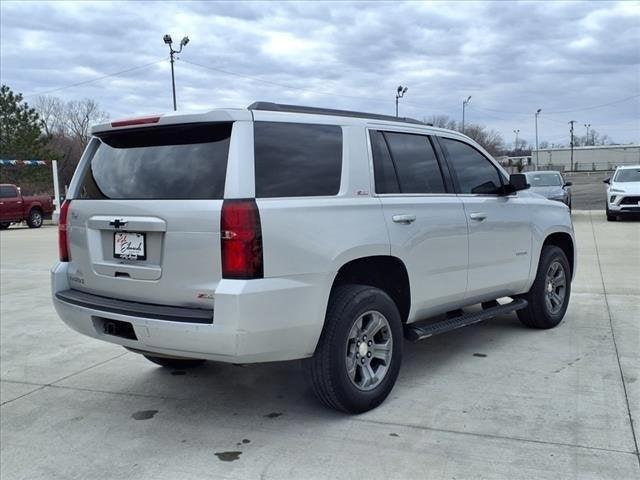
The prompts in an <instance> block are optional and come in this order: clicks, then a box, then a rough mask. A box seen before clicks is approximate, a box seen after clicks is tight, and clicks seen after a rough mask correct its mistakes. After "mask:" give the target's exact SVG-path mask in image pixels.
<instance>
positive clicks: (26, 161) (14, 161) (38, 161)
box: [0, 159, 51, 165]
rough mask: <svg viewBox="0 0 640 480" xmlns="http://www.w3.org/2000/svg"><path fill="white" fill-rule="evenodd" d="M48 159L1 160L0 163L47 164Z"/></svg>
mask: <svg viewBox="0 0 640 480" xmlns="http://www.w3.org/2000/svg"><path fill="white" fill-rule="evenodd" d="M48 163H51V161H50V160H2V159H0V165H47V164H48Z"/></svg>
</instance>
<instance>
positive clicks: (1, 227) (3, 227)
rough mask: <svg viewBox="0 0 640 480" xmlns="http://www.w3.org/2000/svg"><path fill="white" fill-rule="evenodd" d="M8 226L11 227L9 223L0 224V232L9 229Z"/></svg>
mask: <svg viewBox="0 0 640 480" xmlns="http://www.w3.org/2000/svg"><path fill="white" fill-rule="evenodd" d="M9 225H11V224H10V223H9V222H2V223H0V230H6V229H7V228H9Z"/></svg>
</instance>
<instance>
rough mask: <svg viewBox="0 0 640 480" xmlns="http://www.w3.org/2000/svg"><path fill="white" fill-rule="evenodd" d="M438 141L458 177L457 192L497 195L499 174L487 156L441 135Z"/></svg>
mask: <svg viewBox="0 0 640 480" xmlns="http://www.w3.org/2000/svg"><path fill="white" fill-rule="evenodd" d="M440 142H441V143H442V145H443V146H444V148H445V149H446V151H447V158H448V159H449V164H450V165H451V166H452V167H453V171H454V173H455V176H456V177H457V179H458V186H459V193H466V194H476V195H497V194H500V193H501V192H502V180H501V175H500V173H499V172H498V169H497V168H496V166H495V165H494V164H493V163H492V162H491V161H490V160H489V159H488V158H487V157H485V156H484V155H482V154H481V153H480V152H479V151H478V150H476V149H475V148H473V147H472V146H471V145H468V144H466V143H464V142H460V141H458V140H453V139H450V138H444V137H441V138H440Z"/></svg>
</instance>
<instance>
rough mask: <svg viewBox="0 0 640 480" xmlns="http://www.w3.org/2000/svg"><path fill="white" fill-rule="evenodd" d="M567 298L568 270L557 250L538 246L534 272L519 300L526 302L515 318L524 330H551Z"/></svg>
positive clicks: (563, 257) (568, 288)
mask: <svg viewBox="0 0 640 480" xmlns="http://www.w3.org/2000/svg"><path fill="white" fill-rule="evenodd" d="M570 295H571V268H570V266H569V260H567V256H566V255H565V253H564V252H563V251H562V249H561V248H559V247H556V246H555V245H547V246H545V247H542V252H541V254H540V261H539V263H538V273H537V274H536V279H535V281H534V282H533V285H532V287H531V290H529V292H528V293H526V294H525V295H523V296H522V297H523V298H524V299H525V300H527V302H529V304H528V305H527V308H524V309H522V310H518V318H519V319H520V321H521V322H522V323H523V324H524V325H526V326H527V327H532V328H553V327H555V326H556V325H558V324H559V323H560V322H561V321H562V319H563V318H564V314H565V312H566V311H567V307H568V306H569V297H570Z"/></svg>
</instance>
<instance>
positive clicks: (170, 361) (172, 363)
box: [143, 355, 205, 369]
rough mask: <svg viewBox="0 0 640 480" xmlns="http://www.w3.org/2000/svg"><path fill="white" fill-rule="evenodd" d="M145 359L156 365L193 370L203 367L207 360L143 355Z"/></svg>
mask: <svg viewBox="0 0 640 480" xmlns="http://www.w3.org/2000/svg"><path fill="white" fill-rule="evenodd" d="M143 357H144V358H146V359H147V360H149V361H150V362H153V363H155V364H156V365H160V366H162V367H165V368H175V369H184V368H193V367H197V366H198V365H202V364H203V363H204V362H205V360H202V359H199V358H169V357H155V356H153V355H143Z"/></svg>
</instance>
